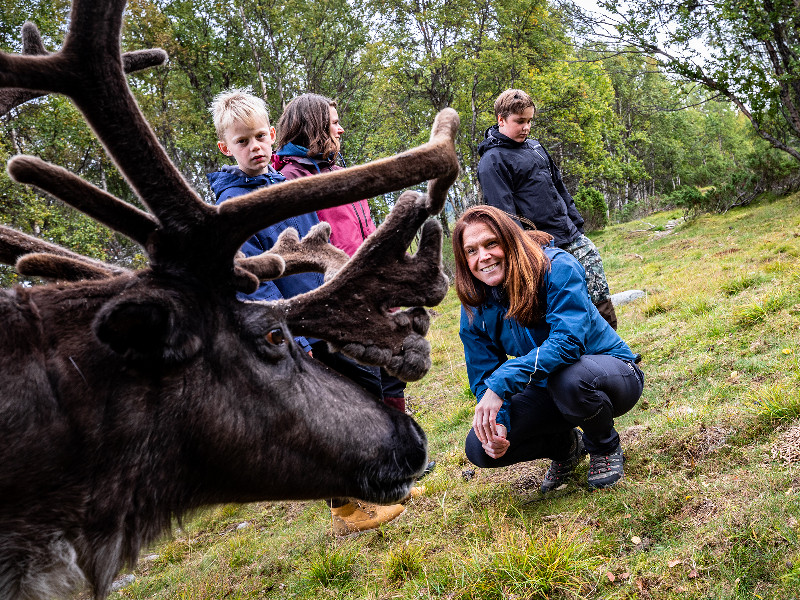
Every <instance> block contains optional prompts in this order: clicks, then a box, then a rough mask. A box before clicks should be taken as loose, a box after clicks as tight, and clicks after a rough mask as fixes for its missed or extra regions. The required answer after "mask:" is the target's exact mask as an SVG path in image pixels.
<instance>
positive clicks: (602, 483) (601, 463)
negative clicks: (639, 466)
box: [588, 444, 625, 489]
mask: <svg viewBox="0 0 800 600" xmlns="http://www.w3.org/2000/svg"><path fill="white" fill-rule="evenodd" d="M624 462H625V456H624V455H623V454H622V446H620V445H619V444H617V447H616V449H615V450H614V451H613V452H611V453H610V454H592V455H590V456H589V476H588V481H589V489H599V488H607V487H611V486H612V485H614V484H615V483H617V482H618V481H619V480H620V479H622V474H623V463H624Z"/></svg>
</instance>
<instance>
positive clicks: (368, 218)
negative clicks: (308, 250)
mask: <svg viewBox="0 0 800 600" xmlns="http://www.w3.org/2000/svg"><path fill="white" fill-rule="evenodd" d="M275 158H278V159H279V160H280V163H283V164H282V165H280V163H279V165H280V172H281V175H283V176H284V177H285V178H286V179H287V180H291V179H297V178H298V177H307V176H309V175H317V174H318V173H317V166H319V172H320V173H328V172H330V171H338V170H339V169H341V168H342V167H340V166H339V165H327V166H322V165H315V164H312V159H310V158H306V157H299V156H280V157H276V156H275V155H273V160H275ZM307 163H308V164H307ZM317 216H318V217H319V220H320V221H327V222H328V223H330V225H331V244H333V245H334V246H336V247H337V248H340V249H342V250H344V251H345V252H347V255H348V256H353V254H355V252H356V250H358V247H359V246H360V245H361V244H362V242H363V241H364V240H365V239H367V236H368V235H369V234H370V233H372V232H373V231H375V223H373V221H372V215H371V214H370V212H369V204H368V203H367V201H366V200H358V201H357V202H351V203H350V204H344V205H342V206H334V207H333V208H325V209H322V210H318V211H317Z"/></svg>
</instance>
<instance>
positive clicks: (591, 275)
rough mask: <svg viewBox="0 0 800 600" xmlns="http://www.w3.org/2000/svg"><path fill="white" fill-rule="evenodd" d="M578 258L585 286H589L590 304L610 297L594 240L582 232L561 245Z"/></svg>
mask: <svg viewBox="0 0 800 600" xmlns="http://www.w3.org/2000/svg"><path fill="white" fill-rule="evenodd" d="M562 250H565V251H567V252H569V253H570V254H572V256H574V257H575V258H577V259H578V262H579V263H581V264H582V265H583V268H584V269H585V270H586V287H587V288H589V298H591V300H592V304H595V305H597V304H600V303H601V302H604V301H606V300H609V299H610V298H611V291H610V290H609V289H608V281H606V272H605V271H604V270H603V259H602V258H600V253H599V252H598V251H597V247H596V246H595V245H594V242H592V240H590V239H589V238H588V237H586V236H585V235H583V234H580V235H579V236H578V237H576V238H575V240H573V241H572V242H571V243H569V244H567V245H566V246H563V247H562Z"/></svg>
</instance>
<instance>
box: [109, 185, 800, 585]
mask: <svg viewBox="0 0 800 600" xmlns="http://www.w3.org/2000/svg"><path fill="white" fill-rule="evenodd" d="M680 216H681V215H680V213H679V212H672V213H660V214H655V215H651V216H650V217H648V218H647V219H645V220H643V221H637V222H633V223H626V224H623V225H617V226H614V227H610V228H608V229H607V230H605V231H604V232H602V233H599V234H593V235H592V236H591V237H592V238H593V239H594V240H595V242H596V243H597V245H598V247H599V248H600V250H601V254H602V256H603V259H604V262H605V266H606V272H607V274H608V278H609V282H610V284H611V287H612V292H619V291H623V290H626V289H641V290H644V291H645V292H646V293H647V295H646V297H645V298H643V299H641V300H638V301H636V302H633V303H631V304H627V305H625V306H621V307H619V308H618V315H619V323H620V328H619V332H620V334H621V335H622V337H623V338H624V339H625V340H626V341H628V342H629V344H630V345H631V346H632V347H633V348H634V350H635V351H637V352H641V353H642V355H643V356H644V360H643V363H642V367H643V370H644V371H645V374H646V377H647V381H646V384H645V393H644V396H643V398H642V400H641V402H640V403H639V405H637V407H635V408H634V409H633V410H632V411H631V412H630V413H629V414H628V415H625V416H624V417H622V418H621V419H619V420H618V429H619V430H620V432H621V434H622V438H623V445H624V448H625V450H626V454H627V462H626V473H625V479H624V480H623V481H622V482H621V483H620V484H619V485H618V486H616V487H615V488H613V489H611V490H604V491H599V492H594V493H590V492H589V491H588V490H587V489H586V484H585V477H586V462H584V463H583V464H582V465H581V466H580V467H579V469H578V473H579V476H578V477H577V478H576V479H575V481H573V482H571V483H570V484H569V485H568V486H567V488H566V489H563V490H558V491H556V492H553V493H551V494H549V495H547V496H542V495H540V494H539V492H538V484H539V482H540V481H541V477H542V475H543V474H544V471H545V469H546V467H547V463H546V461H534V462H532V463H526V464H522V465H518V466H515V467H511V468H507V469H498V470H494V471H490V470H480V469H474V468H473V467H471V465H469V463H467V461H466V458H465V456H464V452H463V440H464V438H465V436H466V433H467V431H468V429H469V423H470V420H471V414H472V408H473V406H474V399H473V398H472V396H471V394H470V392H469V389H468V386H467V380H466V373H465V367H464V357H463V353H462V349H461V345H460V342H459V340H458V314H459V306H458V302H457V300H456V298H455V295H454V294H453V293H452V291H451V293H450V294H449V295H448V297H447V298H446V300H445V301H444V302H443V303H442V305H440V306H439V307H437V308H436V309H435V312H436V317H435V319H434V321H433V326H432V330H431V333H430V335H429V337H430V340H431V343H432V346H433V358H434V368H433V370H432V371H431V373H430V374H429V375H428V376H427V377H426V378H425V379H424V380H423V381H422V382H419V383H415V384H413V385H411V386H409V389H408V393H409V397H410V398H409V407H410V408H411V409H412V410H413V411H414V412H415V415H416V417H417V419H418V421H419V422H420V423H421V424H422V425H423V427H424V428H425V430H426V432H427V433H428V436H429V440H430V453H431V456H432V458H434V459H436V460H437V463H438V464H437V467H436V469H435V470H434V472H433V473H432V474H431V475H429V476H428V477H427V478H426V479H425V480H424V483H425V484H426V486H427V490H426V493H425V494H424V495H423V496H422V497H421V498H419V499H417V500H415V501H413V502H412V503H410V504H409V505H408V507H407V510H406V512H405V513H404V514H403V515H401V516H400V517H399V518H398V519H397V520H396V521H395V522H393V523H391V524H389V525H387V526H384V527H382V528H381V529H380V530H378V531H374V532H368V533H365V534H362V535H360V536H357V537H354V538H351V539H344V540H342V539H336V538H334V537H333V536H332V534H331V530H330V523H329V511H328V509H327V507H326V506H325V504H324V503H323V502H304V503H262V504H253V505H245V506H234V505H230V506H223V507H217V508H214V509H209V510H207V511H204V512H202V513H200V514H198V515H196V517H195V518H194V519H193V520H191V521H189V522H187V523H184V525H183V527H182V529H179V530H177V533H176V534H175V536H174V537H173V538H172V539H169V540H166V541H164V542H163V543H161V544H159V545H158V546H156V547H154V548H152V549H151V550H150V551H149V552H148V553H146V554H145V555H144V556H143V558H142V561H141V562H140V565H139V567H138V568H137V569H136V570H135V571H134V573H133V575H134V576H135V581H134V583H132V584H131V585H129V586H128V587H125V588H124V589H122V590H121V591H119V592H118V593H116V594H115V595H114V596H113V597H117V598H136V599H145V598H153V599H156V598H158V599H162V598H163V599H166V598H198V599H200V598H203V599H206V598H223V597H224V598H336V599H356V598H358V599H372V600H379V599H381V600H382V599H389V598H403V599H411V598H446V599H476V600H477V599H481V600H486V599H501V598H503V599H523V598H597V599H600V598H603V599H613V598H643V599H644V598H658V599H662V598H697V599H700V598H714V599H723V598H725V599H727V598H730V599H733V598H742V599H743V598H770V599H773V600H778V599H790V598H798V597H800V545H799V544H798V536H799V535H800V525H799V524H798V523H799V522H800V471H798V468H797V464H798V462H800V364H799V363H798V358H799V357H800V343H799V342H800V263H799V262H798V257H800V195H795V196H792V197H789V198H784V199H780V200H773V201H762V202H761V203H759V204H757V205H753V206H750V207H747V208H742V209H737V210H733V211H731V212H729V213H727V214H725V215H721V216H720V215H716V216H705V217H702V218H699V219H697V220H694V221H691V222H682V221H681V220H680ZM676 222H677V224H675V223H676ZM671 225H675V226H674V227H671Z"/></svg>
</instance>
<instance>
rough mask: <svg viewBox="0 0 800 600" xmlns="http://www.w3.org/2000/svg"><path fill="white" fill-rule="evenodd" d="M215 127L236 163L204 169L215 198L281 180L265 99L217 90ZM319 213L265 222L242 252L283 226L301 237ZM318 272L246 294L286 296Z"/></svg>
mask: <svg viewBox="0 0 800 600" xmlns="http://www.w3.org/2000/svg"><path fill="white" fill-rule="evenodd" d="M211 114H212V115H213V117H214V127H215V128H216V130H217V138H218V140H219V141H218V142H217V147H218V148H219V150H220V152H222V154H224V155H225V156H229V157H232V158H233V159H234V160H235V161H236V165H235V166H234V165H225V166H223V167H222V168H221V169H220V170H219V171H215V172H213V173H209V174H208V182H209V184H210V185H211V189H212V190H213V192H214V195H215V197H216V203H217V204H220V203H222V202H225V201H226V200H229V199H231V198H234V197H236V196H241V195H243V194H248V193H250V192H253V191H255V190H257V189H259V188H262V187H264V186H268V185H274V184H276V183H280V182H282V181H285V178H284V177H283V175H281V174H280V173H278V172H277V171H276V170H275V169H273V168H272V165H271V159H272V144H273V142H274V141H275V128H274V127H272V126H271V125H270V122H269V111H268V110H267V105H266V103H265V102H264V101H263V100H262V99H261V98H258V97H257V96H254V95H253V94H251V93H250V92H249V91H248V90H242V89H231V90H228V91H225V92H222V93H221V94H219V95H218V96H217V97H216V98H215V99H214V102H213V103H212V104H211ZM317 223H319V219H318V218H317V214H316V213H314V212H310V213H306V214H304V215H299V216H296V217H289V218H288V219H286V220H284V221H281V222H280V223H276V224H274V225H270V226H269V227H267V228H266V229H263V230H261V231H259V232H258V233H257V234H256V235H254V236H253V237H251V238H250V239H249V240H248V241H246V242H245V243H244V245H243V246H242V252H244V254H245V255H246V256H258V255H259V254H261V253H262V252H265V251H267V250H269V249H270V248H272V246H273V245H274V244H275V242H276V241H277V239H278V236H279V235H280V234H281V232H283V230H285V229H287V228H289V227H293V228H295V229H296V230H297V233H298V234H299V235H300V237H301V238H302V237H303V236H305V235H306V234H307V233H308V231H309V230H310V229H311V228H312V227H313V226H314V225H316V224H317ZM322 282H323V279H322V274H320V273H298V274H297V275H289V276H287V277H281V278H280V279H276V280H275V281H265V282H262V284H261V286H260V287H259V288H258V290H257V291H255V292H254V293H252V294H249V295H247V296H245V297H244V299H249V300H279V299H281V298H291V297H292V296H296V295H298V294H302V293H304V292H308V291H310V290H313V289H316V288H318V287H319V286H320V285H322ZM295 341H296V342H297V343H298V344H299V345H300V346H301V347H302V348H303V349H304V350H305V351H306V352H309V351H310V350H311V345H310V344H309V342H308V340H306V339H305V338H303V337H298V338H295Z"/></svg>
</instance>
